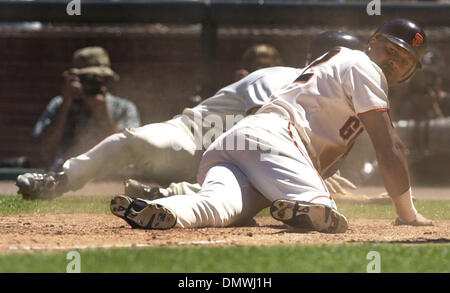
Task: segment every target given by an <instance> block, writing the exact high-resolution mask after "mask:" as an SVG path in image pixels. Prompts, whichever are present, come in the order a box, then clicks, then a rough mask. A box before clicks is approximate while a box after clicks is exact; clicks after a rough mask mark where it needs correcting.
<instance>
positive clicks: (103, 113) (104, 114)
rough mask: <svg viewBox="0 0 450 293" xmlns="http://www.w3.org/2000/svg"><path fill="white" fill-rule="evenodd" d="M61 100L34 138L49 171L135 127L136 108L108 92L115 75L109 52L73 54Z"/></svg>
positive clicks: (94, 50) (91, 49)
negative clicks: (106, 138)
mask: <svg viewBox="0 0 450 293" xmlns="http://www.w3.org/2000/svg"><path fill="white" fill-rule="evenodd" d="M63 77H64V83H63V86H62V93H61V95H60V96H57V97H55V98H53V99H52V100H51V101H50V103H49V104H48V105H47V107H46V109H45V111H44V113H43V114H42V115H41V117H40V118H39V120H38V122H37V123H36V125H35V127H34V131H33V137H34V138H36V139H37V142H38V144H39V146H40V149H41V153H42V158H43V159H44V161H45V163H46V165H47V166H46V167H49V170H51V171H58V170H59V169H60V168H61V165H62V163H63V162H64V161H65V160H66V159H67V158H69V157H72V156H74V155H77V154H80V153H83V152H85V151H86V150H88V149H90V148H92V147H93V146H94V145H96V144H97V143H98V142H100V141H101V140H102V139H103V138H105V137H107V136H108V135H110V134H113V133H115V132H118V131H121V130H122V129H124V128H126V127H138V126H139V125H140V118H139V114H138V111H137V109H136V106H135V105H134V104H133V103H132V102H130V101H128V100H126V99H123V98H119V97H116V96H114V95H112V94H110V93H109V92H108V84H110V83H112V82H114V81H117V80H118V75H117V74H116V73H115V72H114V71H113V70H112V69H111V68H110V61H109V56H108V54H107V52H106V51H105V50H104V49H103V48H101V47H86V48H82V49H79V50H77V51H76V52H75V53H74V55H73V68H71V69H69V70H67V71H65V72H64V73H63Z"/></svg>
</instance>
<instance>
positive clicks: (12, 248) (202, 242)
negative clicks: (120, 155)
mask: <svg viewBox="0 0 450 293" xmlns="http://www.w3.org/2000/svg"><path fill="white" fill-rule="evenodd" d="M228 242H229V241H228V240H197V241H181V242H169V243H164V244H163V245H157V246H167V245H175V246H189V245H213V244H225V243H228ZM145 247H155V245H153V244H151V243H133V244H102V245H73V246H60V245H54V246H38V245H33V246H29V245H13V246H9V247H8V250H10V251H42V250H86V249H111V248H145Z"/></svg>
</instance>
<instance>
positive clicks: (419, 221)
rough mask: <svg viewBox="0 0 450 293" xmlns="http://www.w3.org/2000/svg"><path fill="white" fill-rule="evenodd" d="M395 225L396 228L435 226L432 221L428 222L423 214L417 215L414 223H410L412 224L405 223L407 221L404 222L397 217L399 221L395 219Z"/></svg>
mask: <svg viewBox="0 0 450 293" xmlns="http://www.w3.org/2000/svg"><path fill="white" fill-rule="evenodd" d="M394 225H396V226H399V225H408V226H434V225H433V222H432V221H431V220H428V219H427V218H425V217H424V216H422V215H421V214H417V215H416V218H415V219H414V221H410V222H405V221H403V220H401V219H400V218H398V217H397V219H395V222H394Z"/></svg>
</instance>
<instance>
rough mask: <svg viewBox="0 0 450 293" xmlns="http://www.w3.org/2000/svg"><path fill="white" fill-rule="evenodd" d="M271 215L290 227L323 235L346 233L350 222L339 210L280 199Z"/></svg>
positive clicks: (273, 206)
mask: <svg viewBox="0 0 450 293" xmlns="http://www.w3.org/2000/svg"><path fill="white" fill-rule="evenodd" d="M270 214H271V215H272V217H274V218H275V219H276V220H279V221H282V222H283V223H285V224H286V225H288V226H291V227H295V228H301V229H305V230H314V231H319V232H323V233H344V232H345V231H346V230H347V228H348V222H347V219H346V218H345V216H344V215H342V214H341V213H339V212H338V211H337V210H335V209H333V208H331V207H329V206H326V205H322V204H314V203H310V202H304V201H294V200H285V199H280V200H276V201H274V202H273V203H272V205H271V206H270Z"/></svg>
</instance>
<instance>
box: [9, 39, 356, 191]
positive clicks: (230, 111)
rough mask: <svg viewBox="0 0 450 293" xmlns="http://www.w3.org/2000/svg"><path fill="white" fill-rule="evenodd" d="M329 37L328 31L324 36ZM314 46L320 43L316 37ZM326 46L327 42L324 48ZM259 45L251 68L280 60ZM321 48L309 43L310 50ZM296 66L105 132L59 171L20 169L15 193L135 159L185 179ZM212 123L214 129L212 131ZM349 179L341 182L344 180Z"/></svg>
mask: <svg viewBox="0 0 450 293" xmlns="http://www.w3.org/2000/svg"><path fill="white" fill-rule="evenodd" d="M330 39H331V38H330V37H329V36H328V37H327V40H330ZM335 39H338V41H339V42H340V43H341V44H343V45H347V46H356V45H355V44H359V43H358V41H357V40H355V38H354V37H352V36H348V35H345V34H338V37H336V36H334V38H333V42H336V40H335ZM319 40H320V38H319ZM333 44H334V43H333ZM319 46H323V44H322V43H320V42H319ZM259 47H260V46H257V47H255V48H256V49H258V48H259ZM331 47H333V46H331V44H328V48H327V50H328V49H329V48H331ZM262 49H264V50H262V51H263V53H264V54H263V57H264V58H263V60H262V61H260V62H259V61H258V60H257V61H253V62H252V64H253V65H252V69H256V68H257V67H258V66H268V65H269V64H271V65H277V64H276V62H279V60H280V58H279V57H277V56H278V55H276V54H275V55H274V57H273V59H274V60H275V61H273V62H270V60H269V59H270V58H269V56H268V54H267V50H268V48H267V45H264V46H263V47H262ZM327 50H325V48H323V47H320V48H319V47H318V46H315V47H314V51H315V54H318V52H319V51H320V52H326V51H327ZM256 51H257V52H256V53H255V54H254V55H255V58H258V54H257V53H258V52H259V51H258V50H256ZM260 51H261V50H260ZM272 51H273V50H272ZM272 51H270V50H269V52H272ZM300 72H301V69H297V68H290V67H273V68H268V69H262V70H258V71H256V72H254V73H252V74H250V75H249V76H247V77H246V78H244V79H242V80H240V81H238V82H236V83H234V84H232V85H230V86H227V87H225V88H223V89H221V90H219V91H218V92H217V93H216V94H215V95H214V96H213V97H211V98H209V99H206V100H205V101H203V102H202V103H200V104H199V105H198V106H196V107H194V108H187V109H185V110H184V111H183V115H181V116H180V117H176V118H174V119H172V120H169V121H166V122H162V123H154V124H148V125H145V126H143V127H139V128H134V129H127V130H125V131H124V132H123V133H118V134H114V135H111V136H109V137H108V138H106V139H105V140H103V141H102V142H101V143H99V144H98V145H97V146H95V147H94V148H92V149H91V150H89V151H88V152H86V153H84V154H81V155H79V156H77V157H74V158H71V159H69V160H67V161H66V162H65V163H64V165H63V170H64V171H63V172H61V173H48V174H37V173H26V174H23V175H20V176H18V178H17V182H16V184H17V186H18V187H19V193H20V194H22V195H23V197H24V198H26V199H52V198H55V197H58V196H60V195H62V194H63V193H65V192H67V191H70V190H77V189H79V188H81V187H83V186H84V185H85V184H86V183H88V182H89V181H91V180H94V179H96V178H102V177H104V176H107V175H109V174H111V173H113V172H117V171H119V170H121V169H123V168H124V167H126V166H128V165H129V164H135V165H137V167H138V168H139V169H140V170H141V172H143V173H144V174H146V176H147V177H151V178H153V179H154V180H155V181H160V180H162V181H166V182H167V181H169V182H170V181H181V180H189V179H191V178H192V177H193V174H195V170H197V168H198V165H199V162H200V158H201V155H202V154H203V152H204V150H205V149H206V148H207V147H208V146H209V144H210V143H211V142H212V141H213V140H214V139H215V138H216V137H217V136H218V135H219V134H221V133H223V132H224V130H228V129H229V128H231V127H232V126H233V125H234V124H235V123H236V122H238V121H239V120H240V119H242V118H243V117H244V116H245V115H246V114H249V113H252V112H254V111H255V110H256V109H258V108H259V107H261V106H262V105H263V104H264V103H265V102H267V101H268V100H269V97H270V96H271V95H272V93H273V92H275V91H276V90H278V89H280V88H281V87H283V86H285V85H288V84H290V83H292V82H293V81H294V80H295V79H296V78H297V76H298V75H299V74H300ZM228 118H230V119H228ZM217 122H219V123H217ZM218 124H220V127H219V131H216V130H217V126H218ZM213 126H214V127H213ZM194 177H195V176H194ZM336 179H337V180H340V182H341V184H342V185H344V186H345V184H346V183H347V182H346V181H345V179H343V178H336ZM330 180H331V179H330ZM330 184H331V181H330ZM335 185H336V184H335ZM350 185H351V183H347V185H346V186H350ZM338 186H339V185H338ZM171 188H172V189H170V190H171V192H173V193H164V195H172V194H184V193H194V192H196V191H198V190H199V189H200V186H199V185H196V184H191V183H187V182H181V183H174V184H172V185H171ZM144 190H145V188H144ZM157 195H158V197H160V196H162V195H163V194H162V193H159V192H158V194H157Z"/></svg>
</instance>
